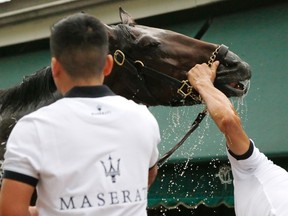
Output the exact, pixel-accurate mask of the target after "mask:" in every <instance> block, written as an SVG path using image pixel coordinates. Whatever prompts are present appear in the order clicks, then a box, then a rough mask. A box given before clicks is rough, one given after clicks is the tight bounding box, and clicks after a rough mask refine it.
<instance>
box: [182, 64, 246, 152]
mask: <svg viewBox="0 0 288 216" xmlns="http://www.w3.org/2000/svg"><path fill="white" fill-rule="evenodd" d="M218 65H219V62H218V61H216V62H214V63H213V64H212V66H211V68H209V66H208V65H207V64H201V65H196V66H195V67H193V68H192V69H191V70H190V71H189V72H188V80H189V82H190V84H191V85H192V86H193V87H194V88H195V89H196V90H197V91H198V92H199V94H200V95H201V97H202V99H203V101H204V103H205V104H206V105H207V109H208V112H209V114H210V116H211V117H212V119H213V120H214V122H215V123H216V125H217V127H218V128H219V129H220V131H221V132H222V133H223V134H224V135H225V137H226V141H227V146H228V148H229V149H230V151H232V152H233V153H234V154H235V155H243V154H244V153H246V152H247V151H248V149H249V145H250V141H249V138H248V136H247V134H246V133H245V131H244V129H243V127H242V124H241V120H240V117H239V116H238V113H237V112H236V110H235V109H234V107H233V105H232V104H231V102H230V100H229V99H228V98H227V97H226V96H225V95H224V94H223V93H222V92H221V91H219V90H218V89H217V88H215V87H214V85H213V82H214V79H215V77H216V70H217V67H218Z"/></svg>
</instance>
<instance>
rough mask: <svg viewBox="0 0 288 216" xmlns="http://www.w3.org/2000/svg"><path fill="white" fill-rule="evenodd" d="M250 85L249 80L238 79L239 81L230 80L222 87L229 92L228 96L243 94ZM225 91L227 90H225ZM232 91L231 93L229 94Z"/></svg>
mask: <svg viewBox="0 0 288 216" xmlns="http://www.w3.org/2000/svg"><path fill="white" fill-rule="evenodd" d="M249 86H250V81H249V80H245V81H239V82H232V83H229V84H225V85H224V87H225V88H226V89H227V90H228V92H230V94H229V95H230V96H243V95H245V94H246V93H247V92H248V90H249ZM226 92H227V91H226ZM232 92H233V95H232V94H231V93H232Z"/></svg>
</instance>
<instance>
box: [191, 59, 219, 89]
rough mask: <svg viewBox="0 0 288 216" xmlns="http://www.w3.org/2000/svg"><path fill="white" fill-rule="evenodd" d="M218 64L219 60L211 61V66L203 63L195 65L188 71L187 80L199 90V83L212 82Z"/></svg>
mask: <svg viewBox="0 0 288 216" xmlns="http://www.w3.org/2000/svg"><path fill="white" fill-rule="evenodd" d="M218 65H219V61H215V62H213V64H212V66H211V68H210V67H209V66H208V65H207V64H205V63H203V64H201V65H200V64H197V65H195V66H194V67H193V68H192V69H191V70H190V71H189V72H188V73H187V76H188V80H189V82H190V84H191V85H192V86H193V87H194V88H195V89H196V90H197V91H199V88H200V86H201V85H207V84H212V85H213V82H214V80H215V77H216V70H217V67H218Z"/></svg>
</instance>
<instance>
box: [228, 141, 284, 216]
mask: <svg viewBox="0 0 288 216" xmlns="http://www.w3.org/2000/svg"><path fill="white" fill-rule="evenodd" d="M246 155H247V158H245V157H244V158H243V157H242V159H240V160H237V159H235V158H234V157H233V156H232V155H231V152H230V153H228V157H229V160H230V163H231V167H232V173H233V177H234V200H235V212H236V215H237V216H288V173H287V171H286V170H284V169H283V168H281V167H279V166H277V165H275V164H273V162H272V161H271V160H268V158H267V157H266V156H265V155H264V154H263V153H261V152H259V150H258V149H257V148H256V147H255V146H254V143H253V141H251V144H250V149H249V151H248V152H247V154H246Z"/></svg>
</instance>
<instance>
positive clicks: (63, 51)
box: [50, 13, 108, 78]
mask: <svg viewBox="0 0 288 216" xmlns="http://www.w3.org/2000/svg"><path fill="white" fill-rule="evenodd" d="M50 51H51V55H52V57H55V58H56V59H57V60H58V61H59V62H60V63H61V65H62V66H63V68H64V69H65V70H66V71H67V73H68V74H69V75H70V76H71V77H74V78H79V77H86V78H87V77H88V78H89V77H91V76H95V75H99V74H100V73H101V71H102V69H103V67H104V65H105V59H106V56H107V54H108V35H107V31H106V27H105V25H104V24H103V23H102V22H100V21H99V20H98V19H96V18H95V17H93V16H91V15H88V14H84V13H77V14H74V15H71V16H68V17H66V18H64V19H61V20H60V21H58V22H57V23H55V24H54V25H53V26H52V28H51V36H50Z"/></svg>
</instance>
